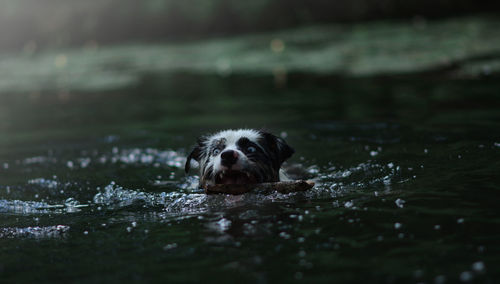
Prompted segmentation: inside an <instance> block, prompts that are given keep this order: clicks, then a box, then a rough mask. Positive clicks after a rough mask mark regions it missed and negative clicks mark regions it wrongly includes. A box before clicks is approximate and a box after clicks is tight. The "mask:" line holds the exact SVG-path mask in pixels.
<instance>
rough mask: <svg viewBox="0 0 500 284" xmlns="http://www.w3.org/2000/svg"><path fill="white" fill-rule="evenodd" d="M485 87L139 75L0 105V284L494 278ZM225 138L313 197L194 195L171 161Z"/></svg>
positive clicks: (490, 119) (492, 107)
mask: <svg viewBox="0 0 500 284" xmlns="http://www.w3.org/2000/svg"><path fill="white" fill-rule="evenodd" d="M283 79H286V81H283ZM499 89H500V83H499V82H498V81H495V80H462V81H458V80H445V79H436V78H432V79H431V78H428V77H411V76H408V77H404V78H358V79H347V78H339V77H331V76H312V75H305V74H288V75H287V76H286V77H285V78H282V77H279V78H278V79H277V78H275V77H274V78H273V77H268V76H264V75H262V76H261V75H259V76H257V75H254V76H237V75H232V76H227V77H220V76H218V75H213V76H212V75H196V74H190V73H167V74H158V73H155V74H143V76H142V78H141V80H140V83H138V84H137V85H135V86H134V87H127V88H126V89H122V90H116V91H106V92H105V91H102V92H98V91H93V92H70V91H46V92H41V93H40V92H38V93H31V92H27V93H16V94H11V93H8V92H4V93H2V94H1V95H0V276H1V279H2V281H1V282H16V283H22V282H24V283H31V282H34V281H41V282H54V281H65V282H85V283H88V282H97V281H99V282H107V281H126V282H160V281H161V282H165V281H171V282H195V281H202V280H210V282H219V281H224V282H233V281H235V279H237V280H239V281H244V282H258V283H266V282H276V281H280V282H290V281H297V282H300V281H304V282H306V281H307V282H328V283H331V282H334V283H352V282H366V281H370V282H376V283H401V282H406V283H408V282H409V283H412V282H423V283H453V282H474V281H476V282H481V283H495V282H497V281H498V279H500V273H499V272H498V269H497V267H498V265H499V264H500V257H499V253H500V242H499V240H500V233H498V226H499V223H500V218H499V217H498V216H499V213H500V212H499V209H498V196H499V195H498V190H499V186H498V184H499V181H500V180H499V176H498V172H499V170H500V131H499V129H500V108H499V107H500V99H499V97H498V90H499ZM232 127H256V128H261V127H265V128H267V129H269V130H271V131H273V132H274V133H276V134H280V135H283V136H286V140H287V141H288V142H289V143H290V144H291V145H292V146H293V147H294V148H295V149H296V154H295V156H294V157H293V158H292V159H291V160H290V163H289V164H290V165H298V166H300V167H301V168H303V169H305V170H306V171H307V172H308V174H309V175H310V177H311V178H314V179H315V180H316V181H317V186H316V187H315V188H314V189H313V190H311V191H309V192H306V193H292V194H287V195H282V194H278V193H275V194H270V195H260V194H246V195H241V196H224V195H210V196H207V195H205V194H203V192H202V191H201V190H199V189H197V187H196V184H197V177H196V176H186V175H185V174H184V173H183V165H184V161H185V157H186V153H188V151H189V148H190V147H191V146H192V145H193V144H194V142H195V139H196V137H197V136H198V135H200V134H203V133H207V132H211V131H216V130H219V129H226V128H232ZM26 271H29V273H26Z"/></svg>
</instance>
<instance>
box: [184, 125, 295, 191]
mask: <svg viewBox="0 0 500 284" xmlns="http://www.w3.org/2000/svg"><path fill="white" fill-rule="evenodd" d="M293 153H294V150H293V149H292V148H291V147H290V146H288V144H287V143H286V142H285V141H284V140H283V139H282V138H279V137H276V136H274V135H272V134H270V133H267V132H263V131H256V130H251V129H240V130H226V131H221V132H218V133H216V134H213V135H209V136H204V137H201V138H199V139H198V144H197V145H196V146H195V147H194V149H193V151H192V152H191V154H189V156H188V158H187V161H186V166H185V170H186V173H187V172H189V169H190V167H191V159H194V160H196V161H197V162H198V163H199V164H200V186H201V187H202V188H206V187H207V186H209V185H215V184H248V183H261V182H275V181H279V170H280V167H281V164H283V162H284V161H285V160H286V159H288V158H290V156H292V154H293Z"/></svg>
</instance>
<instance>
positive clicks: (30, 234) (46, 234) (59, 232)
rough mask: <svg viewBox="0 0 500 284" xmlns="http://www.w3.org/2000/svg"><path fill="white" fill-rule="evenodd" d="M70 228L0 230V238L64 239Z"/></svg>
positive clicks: (60, 226)
mask: <svg viewBox="0 0 500 284" xmlns="http://www.w3.org/2000/svg"><path fill="white" fill-rule="evenodd" d="M69 229H70V227H69V226H66V225H57V226H48V227H38V226H37V227H26V228H0V239H1V238H35V239H46V238H60V237H65V236H66V235H67V233H68V231H69Z"/></svg>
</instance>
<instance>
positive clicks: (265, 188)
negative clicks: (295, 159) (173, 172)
mask: <svg viewBox="0 0 500 284" xmlns="http://www.w3.org/2000/svg"><path fill="white" fill-rule="evenodd" d="M313 186H314V182H313V181H310V180H294V181H279V182H266V183H255V184H216V185H209V186H207V188H205V193H207V194H211V193H226V194H235V195H236V194H243V193H247V192H250V191H256V192H260V193H271V192H273V191H277V192H279V193H290V192H299V191H306V190H308V189H311V188H312V187H313Z"/></svg>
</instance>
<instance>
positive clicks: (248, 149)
mask: <svg viewBox="0 0 500 284" xmlns="http://www.w3.org/2000/svg"><path fill="white" fill-rule="evenodd" d="M255 151H257V149H255V147H253V146H250V147H248V148H247V152H248V153H255Z"/></svg>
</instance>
